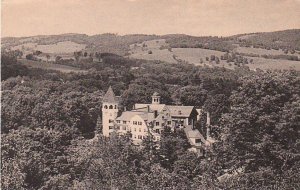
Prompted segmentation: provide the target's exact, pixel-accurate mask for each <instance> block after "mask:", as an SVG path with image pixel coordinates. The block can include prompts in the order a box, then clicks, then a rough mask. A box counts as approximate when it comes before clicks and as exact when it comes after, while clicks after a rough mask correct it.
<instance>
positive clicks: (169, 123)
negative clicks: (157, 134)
mask: <svg viewBox="0 0 300 190" xmlns="http://www.w3.org/2000/svg"><path fill="white" fill-rule="evenodd" d="M167 124H168V125H171V121H168V122H167ZM155 125H156V126H159V122H158V121H157V122H155Z"/></svg>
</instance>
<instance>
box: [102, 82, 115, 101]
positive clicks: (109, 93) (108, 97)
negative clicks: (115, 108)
mask: <svg viewBox="0 0 300 190" xmlns="http://www.w3.org/2000/svg"><path fill="white" fill-rule="evenodd" d="M103 102H107V103H117V102H118V99H117V97H116V96H115V93H114V91H113V89H112V88H111V86H110V87H109V88H108V90H107V92H106V94H105V95H104V97H103Z"/></svg>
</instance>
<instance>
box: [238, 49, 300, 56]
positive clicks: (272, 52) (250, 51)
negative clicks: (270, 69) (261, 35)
mask: <svg viewBox="0 0 300 190" xmlns="http://www.w3.org/2000/svg"><path fill="white" fill-rule="evenodd" d="M234 51H235V52H239V53H247V54H257V55H260V56H261V55H297V54H291V53H290V52H289V53H288V54H285V53H284V52H283V51H282V50H274V49H270V50H267V49H262V48H252V47H237V48H236V49H235V50H234Z"/></svg>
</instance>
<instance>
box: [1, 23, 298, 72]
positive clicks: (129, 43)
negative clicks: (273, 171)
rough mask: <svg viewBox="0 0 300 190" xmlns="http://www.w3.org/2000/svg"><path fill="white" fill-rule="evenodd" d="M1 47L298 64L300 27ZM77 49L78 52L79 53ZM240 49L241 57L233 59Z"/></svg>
mask: <svg viewBox="0 0 300 190" xmlns="http://www.w3.org/2000/svg"><path fill="white" fill-rule="evenodd" d="M2 48H3V49H5V50H18V51H21V52H22V53H21V54H22V58H26V55H28V54H33V55H34V56H35V57H36V59H35V60H40V61H52V62H55V61H56V58H57V57H59V58H60V59H68V60H75V59H77V58H78V57H77V58H76V56H84V57H87V56H89V57H93V59H98V58H97V55H98V53H113V54H117V55H121V56H126V57H129V58H133V59H145V60H158V61H164V62H169V63H178V62H184V63H192V64H195V65H201V66H204V65H207V66H210V67H214V66H221V67H226V68H230V69H232V68H234V67H235V66H239V65H240V64H241V63H243V62H245V63H247V62H249V61H250V60H253V62H252V65H251V66H250V65H249V67H250V68H251V69H256V68H263V69H267V68H269V69H274V68H281V69H282V68H286V69H289V68H290V67H293V68H295V69H297V70H298V69H300V66H299V65H300V62H299V61H298V60H300V29H294V30H285V31H277V32H266V33H252V34H240V35H235V36H231V37H212V36H206V37H195V36H189V35H184V34H169V35H162V36H158V35H142V34H132V35H124V36H120V35H116V34H100V35H93V36H88V35H85V34H62V35H50V36H32V37H21V38H14V37H9V38H3V39H2ZM74 52H78V53H76V55H75V54H74ZM226 52H229V53H233V54H234V55H233V56H234V58H233V59H232V60H229V61H227V60H226V59H221V57H222V56H223V55H224V54H225V53H226ZM236 55H237V56H239V60H235V57H237V56H236ZM211 56H216V57H217V61H215V60H214V59H213V60H211V59H210V58H211ZM208 58H209V59H208ZM246 59H247V60H246ZM263 64H265V65H263ZM278 64H279V65H278Z"/></svg>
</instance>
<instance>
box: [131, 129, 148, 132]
mask: <svg viewBox="0 0 300 190" xmlns="http://www.w3.org/2000/svg"><path fill="white" fill-rule="evenodd" d="M133 130H134V132H136V131H137V128H133ZM138 130H139V132H142V128H138ZM144 132H147V129H146V128H144Z"/></svg>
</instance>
